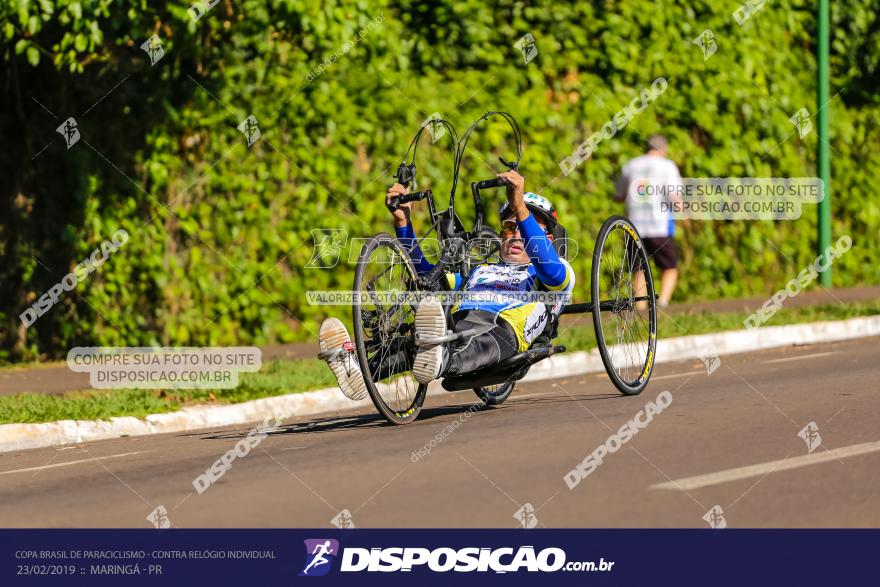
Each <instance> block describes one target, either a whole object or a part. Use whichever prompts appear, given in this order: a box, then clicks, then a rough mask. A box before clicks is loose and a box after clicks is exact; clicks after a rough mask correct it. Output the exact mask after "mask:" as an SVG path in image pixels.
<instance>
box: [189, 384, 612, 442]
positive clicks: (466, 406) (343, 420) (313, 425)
mask: <svg viewBox="0 0 880 587" xmlns="http://www.w3.org/2000/svg"><path fill="white" fill-rule="evenodd" d="M619 397H620V395H619V394H601V395H569V394H565V395H546V396H541V397H525V398H523V399H517V397H516V396H515V395H514V396H511V398H510V399H509V400H508V401H507V402H505V403H504V404H502V405H500V406H482V407H479V408H478V411H480V412H484V411H485V412H491V411H496V410H505V409H509V408H513V407H516V406H529V405H533V404H534V405H538V404H549V403H560V402H572V401H576V402H580V401H590V400H602V399H615V398H619ZM476 404H477V402H474V403H463V404H455V405H451V406H436V407H428V408H423V409H422V412H421V413H420V414H419V418H418V420H416V421H415V422H413V423H412V424H410V425H409V426H418V425H419V424H423V423H426V422H429V421H430V420H433V419H434V418H439V417H443V416H455V415H460V414H463V413H465V412H467V411H468V410H471V409H472V408H473V407H474V406H475V405H476ZM395 427H396V426H394V425H393V424H390V423H388V422H386V421H385V419H384V418H382V417H381V416H380V415H378V414H360V415H352V416H328V417H323V418H316V419H314V420H309V421H305V422H293V423H290V424H285V425H282V426H278V427H277V428H273V429H271V430H268V431H267V435H268V436H277V435H287V434H302V433H321V432H339V431H344V430H368V429H371V428H395ZM251 430H253V427H250V428H243V429H240V430H229V431H224V432H219V433H203V434H198V433H196V434H184V435H182V436H193V437H199V438H201V439H202V440H229V439H236V438H244V437H245V436H247V435H248V433H250V432H251Z"/></svg>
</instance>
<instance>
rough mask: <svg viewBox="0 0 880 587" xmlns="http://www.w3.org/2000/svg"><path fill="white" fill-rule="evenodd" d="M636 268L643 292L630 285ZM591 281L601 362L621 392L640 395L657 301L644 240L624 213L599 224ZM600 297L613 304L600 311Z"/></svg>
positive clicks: (653, 345) (653, 346) (653, 342)
mask: <svg viewBox="0 0 880 587" xmlns="http://www.w3.org/2000/svg"><path fill="white" fill-rule="evenodd" d="M640 269H641V270H642V274H643V276H644V280H645V291H644V292H641V295H639V292H635V291H634V289H635V287H637V286H634V281H635V280H636V277H637V273H638V272H639V270H640ZM591 281H592V283H591V284H590V289H591V294H592V299H593V326H594V328H595V330H596V342H597V344H598V346H599V354H600V355H601V357H602V363H603V364H604V365H605V370H606V371H607V373H608V376H609V377H610V378H611V381H612V382H613V383H614V386H615V387H617V389H618V390H620V392H621V393H623V394H624V395H638V394H640V393H641V392H642V391H643V390H644V389H645V387H647V385H648V381H649V380H650V378H651V372H652V371H653V370H654V355H655V352H656V350H657V307H656V296H655V295H654V280H653V278H652V276H651V266H650V262H649V259H648V255H647V253H646V251H645V246H644V244H643V243H642V239H641V237H639V234H638V231H636V229H635V227H634V226H633V225H632V223H630V222H629V220H627V219H626V218H623V217H622V216H612V217H611V218H609V219H608V220H606V221H605V223H604V224H603V225H602V228H601V229H600V230H599V235H598V236H597V237H596V248H595V249H594V250H593V268H592V272H591ZM637 300H638V301H637ZM600 302H605V303H606V304H608V303H609V302H610V304H611V306H612V308H609V307H606V308H605V309H604V311H603V305H602V304H601V303H600ZM637 305H638V306H644V307H642V308H637V307H636V306H637Z"/></svg>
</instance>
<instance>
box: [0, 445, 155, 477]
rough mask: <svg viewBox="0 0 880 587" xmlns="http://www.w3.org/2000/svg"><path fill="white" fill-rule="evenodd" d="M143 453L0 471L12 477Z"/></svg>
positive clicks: (137, 452)
mask: <svg viewBox="0 0 880 587" xmlns="http://www.w3.org/2000/svg"><path fill="white" fill-rule="evenodd" d="M142 452H145V451H142V450H138V451H135V452H125V453H122V454H121V455H109V456H106V457H92V458H90V459H80V460H78V461H68V462H66V463H53V464H51V465H43V466H41V467H28V468H27V469H14V470H12V471H0V475H11V474H12V473H26V472H27V471H42V470H44V469H55V468H57V467H67V466H69V465H77V464H79V463H90V462H92V461H103V460H106V459H118V458H120V457H127V456H131V455H136V454H140V453H142Z"/></svg>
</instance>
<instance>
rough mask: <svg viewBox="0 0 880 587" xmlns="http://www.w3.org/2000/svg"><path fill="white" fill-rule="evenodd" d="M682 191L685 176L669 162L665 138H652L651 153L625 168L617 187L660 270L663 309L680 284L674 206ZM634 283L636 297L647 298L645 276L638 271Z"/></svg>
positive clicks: (617, 193)
mask: <svg viewBox="0 0 880 587" xmlns="http://www.w3.org/2000/svg"><path fill="white" fill-rule="evenodd" d="M679 189H681V174H680V173H679V171H678V167H677V166H676V165H675V163H673V162H672V160H671V159H669V143H668V142H667V141H666V137H664V136H663V135H651V136H650V137H649V138H648V145H647V151H646V152H645V154H644V155H641V156H639V157H636V158H635V159H632V160H630V161H628V162H627V163H626V165H624V166H623V171H622V172H621V174H620V178H619V179H618V180H617V186H616V196H615V200H617V201H618V202H623V201H625V202H626V215H627V217H628V218H629V220H630V222H632V223H633V224H634V225H635V227H636V230H638V231H639V235H640V236H641V237H642V241H643V242H644V244H645V249H646V250H647V253H648V258H649V259H650V258H653V259H654V262H655V263H656V264H657V267H658V268H659V269H660V298H659V299H658V300H657V305H658V306H660V307H661V308H665V307H667V306H669V300H670V299H672V292H673V291H674V290H675V284H676V282H677V281H678V246H677V245H676V243H675V221H674V220H673V218H672V213H671V212H670V206H674V205H675V204H680V203H681V195H680V193H679V192H678V190H679ZM664 203H665V204H666V205H663V204H664ZM644 269H646V270H650V267H645V268H644ZM633 279H634V282H635V283H634V284H633V286H634V289H635V290H636V292H637V293H636V295H644V292H645V276H644V274H643V273H642V272H641V271H638V272H636V273H634V277H633Z"/></svg>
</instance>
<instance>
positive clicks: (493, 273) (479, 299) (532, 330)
mask: <svg viewBox="0 0 880 587" xmlns="http://www.w3.org/2000/svg"><path fill="white" fill-rule="evenodd" d="M559 263H561V264H562V266H563V267H564V271H565V277H564V279H563V281H562V282H561V283H559V284H558V285H555V286H551V285H547V284H545V283H543V282H542V281H541V278H540V277H539V275H538V271H537V269H536V268H535V265H533V264H532V263H522V264H514V263H496V264H491V265H480V266H479V267H477V268H476V269H474V271H472V272H471V274H470V277H468V279H467V281H466V282H465V285H464V288H463V289H464V291H466V292H467V293H468V294H469V296H470V294H473V296H472V299H466V300H465V301H464V302H462V303H461V304H459V305H458V306H457V307H454V308H453V313H454V312H457V311H460V310H482V311H484V312H491V313H493V314H496V315H498V317H499V318H501V319H502V320H504V321H505V322H507V323H508V324H510V325H511V326H513V331H514V332H515V333H516V337H517V339H518V341H519V347H520V350H521V351H522V350H525V349H527V348H528V347H529V345H530V344H531V343H532V341H533V340H535V338H536V337H537V336H538V335H539V334H541V333H542V332H543V331H544V328H545V327H546V326H547V321H548V320H549V319H550V316H551V314H555V315H558V314H559V312H561V311H562V308H563V306H565V304H567V303H569V302H570V301H571V291H572V289H574V282H575V278H574V270H573V269H572V268H571V265H569V264H568V261H566V260H565V259H559ZM539 291H544V292H548V293H550V294H556V295H552V299H548V300H547V302H548V303H545V302H543V301H530V299H529V296H528V294H529V293H531V292H539ZM547 297H551V296H547ZM549 302H552V303H549Z"/></svg>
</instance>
